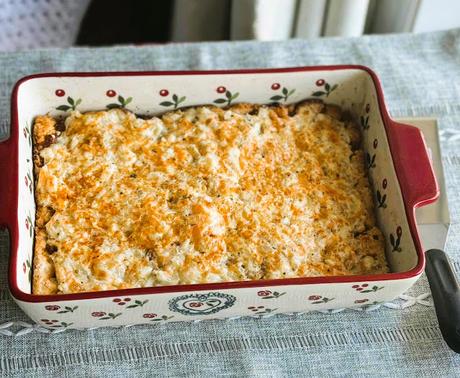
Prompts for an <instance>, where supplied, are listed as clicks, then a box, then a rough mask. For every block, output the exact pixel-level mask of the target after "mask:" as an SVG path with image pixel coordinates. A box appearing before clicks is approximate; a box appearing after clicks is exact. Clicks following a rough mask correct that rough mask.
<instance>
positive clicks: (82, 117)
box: [33, 102, 388, 294]
mask: <svg viewBox="0 0 460 378" xmlns="http://www.w3.org/2000/svg"><path fill="white" fill-rule="evenodd" d="M33 135H34V167H35V172H34V173H35V183H36V186H35V188H36V189H35V197H36V205H37V213H36V226H35V246H34V263H33V293H34V294H59V293H77V292H89V291H100V290H111V289H123V288H135V287H153V286H161V285H173V284H194V283H209V282H229V281H245V280H261V279H276V278H288V277H307V276H337V275H357V274H359V275H368V274H378V273H385V272H388V267H387V263H386V261H385V254H384V238H383V235H382V233H381V231H380V230H379V228H378V227H377V226H376V220H375V217H374V205H373V198H372V192H371V188H370V183H369V179H368V175H367V172H366V167H365V159H364V152H363V150H362V148H361V143H360V130H359V128H358V126H357V125H356V124H355V123H354V122H353V121H352V120H351V119H349V118H348V117H342V113H341V111H340V109H339V108H338V107H335V106H331V105H324V104H322V103H320V102H303V103H299V104H296V105H289V106H282V105H272V106H262V105H252V104H237V105H234V106H231V107H230V108H226V109H222V108H217V107H214V106H198V107H192V108H187V109H182V110H175V111H171V112H168V113H165V114H163V115H161V116H158V117H152V118H148V119H146V118H145V117H138V116H136V115H135V114H133V113H131V112H129V111H127V110H124V109H111V110H106V111H99V112H87V113H84V114H80V113H79V112H77V111H75V112H72V113H71V114H70V116H68V117H67V118H66V119H65V121H64V122H61V121H59V120H57V119H54V118H53V117H51V116H49V115H44V116H39V117H37V118H36V119H35V123H34V128H33Z"/></svg>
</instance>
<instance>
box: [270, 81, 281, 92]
mask: <svg viewBox="0 0 460 378" xmlns="http://www.w3.org/2000/svg"><path fill="white" fill-rule="evenodd" d="M270 88H271V89H273V90H274V91H277V90H278V89H280V88H281V84H280V83H273V84H272V86H271V87H270Z"/></svg>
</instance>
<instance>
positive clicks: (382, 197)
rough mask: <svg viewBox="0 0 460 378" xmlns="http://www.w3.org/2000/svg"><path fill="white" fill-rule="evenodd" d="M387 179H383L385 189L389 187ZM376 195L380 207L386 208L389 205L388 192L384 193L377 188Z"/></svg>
mask: <svg viewBox="0 0 460 378" xmlns="http://www.w3.org/2000/svg"><path fill="white" fill-rule="evenodd" d="M387 184H388V182H387V179H383V181H382V188H383V189H386V188H387ZM375 194H376V197H377V204H378V207H379V208H383V209H386V207H387V204H386V201H387V195H386V194H383V193H382V192H380V190H378V189H377V191H376V193H375Z"/></svg>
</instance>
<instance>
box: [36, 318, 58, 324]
mask: <svg viewBox="0 0 460 378" xmlns="http://www.w3.org/2000/svg"><path fill="white" fill-rule="evenodd" d="M40 320H41V321H42V322H43V323H45V324H46V325H54V323H59V320H55V319H54V320H49V319H40Z"/></svg>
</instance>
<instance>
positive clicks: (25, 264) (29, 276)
mask: <svg viewBox="0 0 460 378" xmlns="http://www.w3.org/2000/svg"><path fill="white" fill-rule="evenodd" d="M31 268H32V265H31V264H30V260H26V262H25V263H24V264H23V265H22V270H23V271H24V273H26V271H27V269H29V272H28V274H27V279H28V280H29V283H32V269H31Z"/></svg>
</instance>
